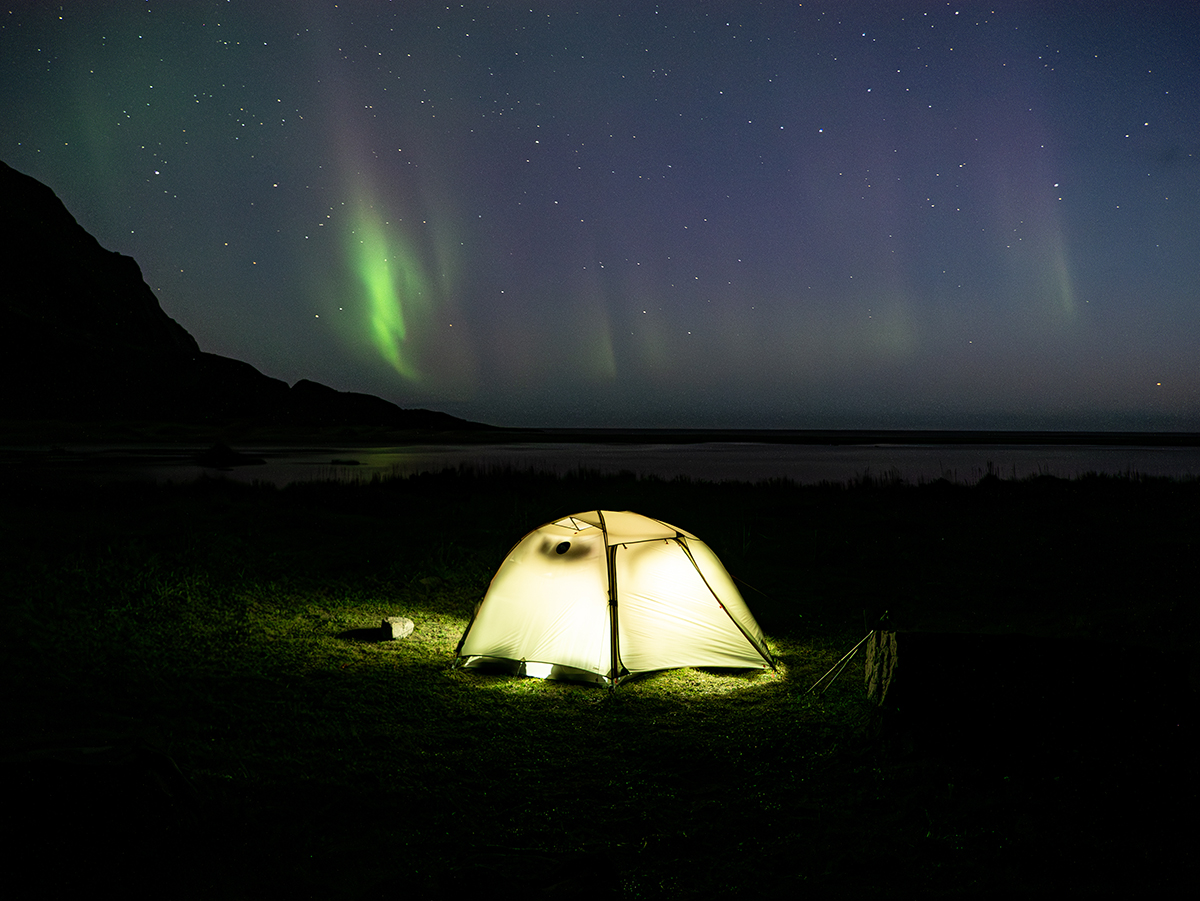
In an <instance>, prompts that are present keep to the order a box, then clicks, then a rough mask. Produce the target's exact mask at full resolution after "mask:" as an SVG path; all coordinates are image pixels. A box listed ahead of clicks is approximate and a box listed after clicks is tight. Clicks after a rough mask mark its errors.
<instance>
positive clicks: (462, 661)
mask: <svg viewBox="0 0 1200 901" xmlns="http://www.w3.org/2000/svg"><path fill="white" fill-rule="evenodd" d="M456 665H458V666H464V667H474V668H480V667H489V666H490V667H497V668H500V669H507V670H508V671H512V672H517V673H520V674H522V675H528V676H538V677H541V678H570V679H584V680H587V681H592V682H599V683H601V684H605V685H608V686H610V687H611V686H615V685H617V684H618V683H619V682H620V681H622V680H623V679H626V678H628V677H629V676H631V675H634V674H636V673H644V672H650V671H653V670H663V669H673V668H676V667H683V666H711V667H729V668H737V669H748V668H760V667H761V668H766V667H771V668H774V664H773V662H772V660H771V655H770V652H769V651H768V650H767V645H766V642H765V641H764V640H763V633H762V630H761V629H760V628H759V627H758V623H756V622H755V621H754V617H753V616H752V615H751V613H750V610H749V608H748V607H747V606H746V602H745V601H744V600H743V599H742V596H741V594H740V593H739V592H738V590H737V587H736V586H735V585H734V584H733V579H732V578H731V577H730V575H729V573H728V572H726V570H725V567H724V566H722V565H721V561H720V560H718V559H717V556H716V554H714V553H713V552H712V550H710V549H709V547H708V545H707V544H705V543H704V542H703V541H701V540H700V539H699V538H697V537H696V536H695V535H692V534H691V533H690V532H685V531H684V530H683V529H679V528H676V527H675V526H672V525H668V524H667V523H665V522H660V521H659V520H657V519H651V518H649V517H647V516H641V515H639V514H637V513H630V512H623V513H617V512H613V511H609V510H594V511H589V512H587V513H577V514H575V515H574V516H568V517H566V518H564V519H560V520H558V521H556V522H552V523H548V524H546V525H544V526H542V527H541V528H539V529H535V530H534V531H532V532H530V533H529V534H528V535H526V536H525V537H524V538H523V539H521V541H519V542H518V543H517V544H516V546H514V547H513V549H512V550H511V551H509V553H508V556H507V557H506V558H505V559H504V562H503V563H502V564H501V565H500V569H499V570H498V571H497V572H496V575H495V576H494V577H493V578H492V582H491V585H490V586H489V588H488V591H487V594H486V595H485V596H484V598H483V600H482V601H481V602H480V603H479V606H478V607H477V608H476V610H475V615H474V616H473V617H472V618H471V622H470V624H469V625H468V626H467V629H466V631H465V632H464V633H463V637H462V639H461V640H460V641H459V643H458V656H457V660H456Z"/></svg>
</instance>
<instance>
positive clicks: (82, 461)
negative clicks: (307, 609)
mask: <svg viewBox="0 0 1200 901" xmlns="http://www.w3.org/2000/svg"><path fill="white" fill-rule="evenodd" d="M201 450H202V448H192V449H180V448H173V449H170V450H147V449H144V448H138V449H132V448H84V449H76V450H72V451H63V452H59V453H57V454H55V455H41V456H40V457H38V458H37V459H31V460H30V461H29V463H30V464H36V465H28V466H26V467H25V472H26V476H25V477H29V475H32V476H33V477H35V478H36V477H39V476H38V473H39V472H40V473H42V474H44V477H50V478H53V477H55V475H56V474H57V475H62V476H68V475H77V476H81V477H84V478H86V479H88V480H89V481H102V482H105V481H117V480H128V479H151V480H155V481H172V482H189V481H193V480H195V479H197V478H199V477H201V476H204V475H207V476H210V477H220V478H227V479H233V480H236V481H239V482H267V483H271V484H274V485H279V486H282V485H286V484H288V483H291V482H304V481H328V480H335V481H370V480H372V479H375V478H394V477H402V476H408V475H413V474H416V473H420V472H437V471H440V470H444V469H455V468H458V467H460V466H466V467H472V468H475V469H477V470H481V471H483V472H495V471H503V470H505V469H516V470H522V471H523V470H529V469H533V470H539V471H545V472H552V473H557V474H567V473H571V472H575V471H578V470H581V469H582V470H589V471H595V472H601V473H618V472H631V473H635V474H637V475H640V476H656V477H659V478H664V479H672V478H676V477H684V478H690V479H695V480H704V481H714V482H719V481H746V482H760V481H766V480H770V479H790V480H792V481H794V482H800V483H804V484H814V483H819V482H851V481H854V480H857V479H862V478H864V477H872V478H880V477H882V478H889V479H892V478H894V479H899V480H902V481H906V482H911V483H921V482H931V481H934V480H936V479H939V478H943V477H944V478H947V479H949V480H951V481H953V482H962V483H974V482H976V481H978V480H979V479H980V478H981V477H982V476H983V475H985V474H986V473H988V472H994V473H995V474H996V475H998V476H1000V477H1002V478H1025V477H1028V476H1035V475H1052V476H1059V477H1063V478H1071V477H1075V476H1080V475H1083V474H1085V473H1089V472H1097V473H1104V474H1108V475H1127V474H1136V475H1145V476H1168V477H1172V478H1183V477H1196V476H1198V475H1200V448H1194V447H1182V448H1180V447H1099V446H1052V445H952V444H951V445H841V446H824V445H801V444H754V443H738V442H716V443H706V444H638V445H630V444H575V443H563V444H494V445H480V446H455V445H429V446H412V447H384V448H330V449H323V450H312V449H304V450H300V449H292V450H289V449H280V448H258V449H255V448H239V450H240V451H241V452H242V453H244V454H247V455H251V456H255V457H259V458H261V459H263V460H264V461H265V462H263V463H262V464H261V465H256V466H239V467H235V468H232V469H227V470H217V469H211V468H206V467H202V466H199V465H197V464H196V463H195V462H194V458H195V456H196V455H197V454H198V453H199V452H200V451H201ZM6 469H8V470H9V476H10V477H19V476H17V474H16V473H14V472H13V471H12V470H13V467H12V466H9V467H6Z"/></svg>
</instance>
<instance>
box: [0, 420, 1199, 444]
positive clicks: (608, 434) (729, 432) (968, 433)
mask: <svg viewBox="0 0 1200 901" xmlns="http://www.w3.org/2000/svg"><path fill="white" fill-rule="evenodd" d="M216 442H220V443H223V444H228V445H229V446H231V447H237V446H238V445H243V446H245V445H254V446H288V447H302V446H309V447H326V446H355V447H372V446H373V447H398V446H404V445H417V444H420V445H428V444H450V445H453V444H463V445H472V444H566V443H583V444H706V443H717V442H722V443H749V444H802V445H825V446H843V445H974V444H992V445H1046V446H1105V447H1200V432H1163V431H1145V432H1140V431H1005V430H990V429H988V430H984V429H962V430H952V429H911V430H909V429H721V428H703V429H702V428H696V429H638V428H628V429H626V428H508V427H502V426H483V427H479V428H472V429H462V430H447V431H432V430H424V429H420V430H416V429H409V430H397V429H386V428H374V427H371V426H333V427H329V428H299V427H280V426H272V425H260V424H256V423H245V422H234V423H216V424H204V423H172V422H74V421H62V420H31V421H13V420H8V421H3V420H0V447H30V446H38V445H42V446H50V445H58V446H64V447H67V446H97V445H122V446H145V445H159V446H162V445H209V444H213V443H216Z"/></svg>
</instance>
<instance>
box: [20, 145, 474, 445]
mask: <svg viewBox="0 0 1200 901" xmlns="http://www.w3.org/2000/svg"><path fill="white" fill-rule="evenodd" d="M0 197H3V198H4V205H3V214H2V215H0V317H2V327H0V419H6V420H49V419H55V420H78V421H84V422H87V421H93V422H94V421H113V420H121V421H159V422H177V423H188V424H197V425H208V426H215V427H224V426H229V425H231V424H234V423H240V424H243V425H252V426H266V427H272V426H275V427H285V428H291V429H296V428H302V429H305V430H314V431H315V430H320V429H323V428H328V427H364V428H376V429H388V430H421V431H429V430H435V431H448V430H461V429H471V428H475V429H478V428H487V426H481V425H479V424H477V423H471V422H467V421H465V420H462V419H457V418H455V417H453V416H450V415H448V414H446V413H439V412H436V411H432V410H406V409H402V408H400V407H398V406H397V405H395V404H393V403H391V402H390V401H386V400H384V399H382V398H379V397H375V396H372V395H368V394H357V393H353V392H346V391H337V390H335V389H333V388H330V387H327V386H325V385H321V384H318V383H316V382H312V381H309V380H307V379H302V380H300V381H299V382H297V383H296V384H295V385H292V386H290V387H289V386H288V384H287V383H286V382H283V381H280V380H279V379H274V378H270V377H269V376H266V375H264V374H263V373H261V372H259V371H258V370H257V369H255V368H254V367H253V366H251V365H250V364H249V363H245V362H242V361H241V360H235V359H232V358H230V357H223V356H220V355H219V354H211V353H205V352H204V351H202V350H201V349H200V347H199V345H198V344H197V343H196V339H195V338H193V337H192V335H191V334H189V333H188V331H187V330H186V329H185V328H184V327H183V326H181V325H180V324H179V323H177V322H176V321H175V320H174V319H172V318H171V317H170V316H168V315H167V314H166V313H165V312H163V309H162V307H161V306H159V303H158V298H157V297H155V296H154V292H153V291H152V290H151V289H150V286H149V285H147V284H146V282H145V281H144V280H143V278H142V272H141V269H140V268H139V267H138V264H137V262H136V261H134V260H133V258H131V257H127V256H123V255H122V254H119V253H115V252H113V251H109V250H105V249H104V248H103V247H101V246H100V243H99V242H98V241H97V240H96V239H95V238H94V237H92V236H91V235H90V234H88V232H87V231H85V230H84V229H83V227H82V226H80V225H79V223H78V222H76V221H75V218H74V217H73V216H72V215H71V214H70V212H68V210H67V208H66V207H65V206H64V205H63V203H62V201H61V200H59V199H58V197H57V196H56V195H55V194H54V192H53V191H52V190H51V189H50V188H48V187H47V186H46V185H44V184H42V183H41V182H39V181H37V180H36V179H34V178H31V177H30V176H28V175H25V174H23V173H21V172H18V171H17V170H15V169H13V168H12V167H10V166H8V165H7V164H5V163H3V162H0Z"/></svg>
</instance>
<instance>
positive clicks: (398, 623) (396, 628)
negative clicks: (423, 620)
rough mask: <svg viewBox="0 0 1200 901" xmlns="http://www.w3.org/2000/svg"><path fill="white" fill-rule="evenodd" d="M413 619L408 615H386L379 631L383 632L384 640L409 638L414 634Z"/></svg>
mask: <svg viewBox="0 0 1200 901" xmlns="http://www.w3.org/2000/svg"><path fill="white" fill-rule="evenodd" d="M412 630H413V621H412V620H411V619H409V618H408V617H407V616H385V617H384V618H383V625H381V626H380V627H379V631H380V632H382V633H383V640H384V641H387V640H389V639H396V638H408V636H410V635H412Z"/></svg>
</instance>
